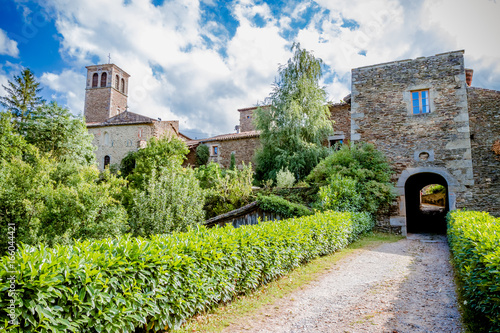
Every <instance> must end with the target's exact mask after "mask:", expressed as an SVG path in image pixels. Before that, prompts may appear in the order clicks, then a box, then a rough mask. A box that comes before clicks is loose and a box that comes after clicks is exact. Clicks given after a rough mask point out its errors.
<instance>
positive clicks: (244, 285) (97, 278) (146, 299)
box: [0, 212, 373, 332]
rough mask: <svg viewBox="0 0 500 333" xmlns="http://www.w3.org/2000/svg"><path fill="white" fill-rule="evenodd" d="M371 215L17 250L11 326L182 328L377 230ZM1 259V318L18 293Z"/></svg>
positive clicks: (45, 329)
mask: <svg viewBox="0 0 500 333" xmlns="http://www.w3.org/2000/svg"><path fill="white" fill-rule="evenodd" d="M372 226H373V225H372V221H371V219H370V218H369V216H368V215H367V214H362V213H337V212H325V213H321V214H316V215H314V216H307V217H302V218H297V219H289V220H283V221H280V222H263V223H261V224H258V225H253V226H244V227H241V228H233V227H225V228H213V229H206V228H204V227H199V228H196V229H191V230H189V231H188V232H185V233H174V234H172V235H157V236H153V237H152V238H151V239H150V240H146V239H143V238H132V237H120V238H115V239H105V240H100V241H94V242H91V241H83V242H77V243H76V244H75V245H73V246H56V247H54V248H45V247H30V246H21V247H20V249H19V251H18V252H17V253H16V255H15V258H14V260H15V262H14V266H15V267H16V273H15V274H16V279H17V282H16V283H17V285H16V288H15V289H16V292H17V298H16V308H15V313H16V315H17V317H18V319H19V323H20V327H19V328H12V327H9V328H8V329H7V331H13V332H62V331H66V332H133V331H134V328H135V327H144V325H145V323H148V327H153V330H152V331H158V330H160V329H161V328H164V327H166V326H168V327H179V326H180V325H181V324H182V323H183V322H184V321H185V320H186V319H187V318H189V317H190V316H192V315H194V314H195V313H197V312H200V311H203V310H205V309H208V308H211V307H214V306H216V305H217V304H218V303H220V302H224V301H229V300H231V299H232V298H233V297H235V295H238V294H243V293H246V292H248V291H250V290H254V289H255V288H257V287H258V286H259V285H261V284H264V283H266V282H268V281H271V280H273V279H275V278H277V277H279V276H281V275H283V274H285V273H286V272H287V271H290V270H291V269H293V268H295V267H297V266H299V265H300V264H302V263H304V262H307V261H309V260H311V259H313V258H315V257H317V256H321V255H325V254H328V253H332V252H334V251H336V250H338V249H340V248H342V247H345V246H346V245H347V244H348V243H349V242H351V241H353V240H354V239H356V238H357V237H358V235H359V234H360V233H363V232H365V231H368V230H370V229H371V228H372ZM9 267H10V266H9V258H8V257H3V258H1V271H0V274H1V275H0V278H1V280H0V297H1V298H0V323H3V322H4V321H5V322H6V327H7V320H8V318H7V311H8V308H7V306H8V305H9V301H10V299H11V298H10V297H9V296H8V291H9V290H8V288H9V285H10V284H9V280H7V278H8V277H9V273H8V272H7V271H8V268H9Z"/></svg>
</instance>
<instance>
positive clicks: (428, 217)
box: [391, 167, 459, 234]
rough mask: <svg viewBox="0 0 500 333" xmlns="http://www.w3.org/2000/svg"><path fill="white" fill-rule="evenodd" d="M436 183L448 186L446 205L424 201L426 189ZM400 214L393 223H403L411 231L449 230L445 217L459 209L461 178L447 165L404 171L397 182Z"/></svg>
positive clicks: (394, 224) (433, 231) (403, 231)
mask: <svg viewBox="0 0 500 333" xmlns="http://www.w3.org/2000/svg"><path fill="white" fill-rule="evenodd" d="M431 184H435V185H441V186H442V187H444V188H445V193H446V196H445V200H444V203H443V204H439V205H436V204H426V203H425V202H423V200H422V189H424V188H425V187H426V186H428V185H431ZM396 190H397V194H398V196H399V197H398V202H399V214H398V215H399V216H396V217H391V225H393V226H401V231H402V233H403V234H406V233H407V232H430V233H444V232H446V220H445V216H446V213H447V212H448V211H449V210H452V209H455V208H456V196H457V195H456V193H457V191H458V190H459V183H458V182H457V180H456V179H455V178H454V177H453V176H452V175H451V174H450V173H449V172H448V171H447V170H446V169H444V168H432V167H423V168H409V169H406V170H405V171H403V172H402V173H401V175H400V177H399V179H398V182H397V184H396Z"/></svg>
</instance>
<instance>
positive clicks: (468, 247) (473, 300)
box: [448, 210, 500, 332]
mask: <svg viewBox="0 0 500 333" xmlns="http://www.w3.org/2000/svg"><path fill="white" fill-rule="evenodd" d="M448 240H449V243H450V248H451V252H452V255H453V262H454V265H455V267H456V269H457V272H458V277H459V279H460V281H461V282H462V286H463V297H464V298H465V300H466V302H467V305H468V307H469V308H470V309H472V310H473V311H475V312H477V314H478V315H479V317H482V316H484V317H485V318H487V321H488V323H487V325H488V326H489V327H485V329H486V330H489V332H500V218H495V217H493V216H491V215H489V214H488V213H486V212H473V211H460V210H458V211H453V212H451V213H450V214H449V215H448Z"/></svg>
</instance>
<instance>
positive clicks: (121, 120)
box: [87, 111, 156, 127]
mask: <svg viewBox="0 0 500 333" xmlns="http://www.w3.org/2000/svg"><path fill="white" fill-rule="evenodd" d="M153 121H156V119H153V118H149V117H146V116H143V115H140V114H137V113H134V112H130V111H125V112H122V113H120V114H117V115H116V116H114V117H111V118H108V119H106V120H105V121H103V122H101V123H87V126H88V127H99V126H115V125H132V124H152V123H153Z"/></svg>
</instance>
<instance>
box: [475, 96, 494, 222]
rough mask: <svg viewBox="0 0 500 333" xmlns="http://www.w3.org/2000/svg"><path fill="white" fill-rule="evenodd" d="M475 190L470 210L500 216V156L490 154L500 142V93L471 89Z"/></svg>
mask: <svg viewBox="0 0 500 333" xmlns="http://www.w3.org/2000/svg"><path fill="white" fill-rule="evenodd" d="M467 101H468V104H469V120H470V135H471V146H472V164H473V170H474V187H473V188H472V189H471V191H472V194H473V195H472V198H470V199H469V201H468V204H467V207H468V208H470V209H473V210H481V211H487V212H490V213H492V214H493V215H495V216H500V156H496V155H495V154H494V153H493V151H492V150H491V148H492V146H493V143H494V142H495V141H496V140H500V91H494V90H487V89H480V88H468V89H467Z"/></svg>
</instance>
